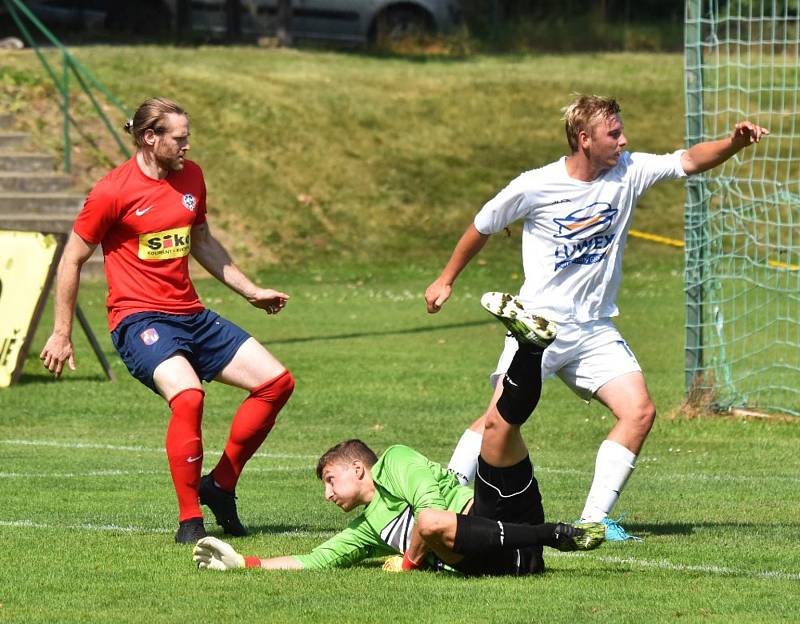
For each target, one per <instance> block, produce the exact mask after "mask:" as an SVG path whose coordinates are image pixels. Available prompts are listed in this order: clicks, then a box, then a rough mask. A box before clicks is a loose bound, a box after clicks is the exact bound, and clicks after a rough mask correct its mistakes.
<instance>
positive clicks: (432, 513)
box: [416, 509, 445, 543]
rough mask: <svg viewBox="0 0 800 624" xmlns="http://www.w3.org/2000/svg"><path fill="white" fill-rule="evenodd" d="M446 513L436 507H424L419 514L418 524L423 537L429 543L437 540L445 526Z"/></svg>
mask: <svg viewBox="0 0 800 624" xmlns="http://www.w3.org/2000/svg"><path fill="white" fill-rule="evenodd" d="M443 516H444V514H443V513H442V512H441V511H438V510H436V509H423V510H422V511H421V512H419V515H418V516H417V520H416V524H417V527H418V529H419V534H420V537H422V539H423V540H424V541H425V542H426V543H428V542H430V541H432V540H437V541H438V538H439V537H440V536H441V534H442V531H443V530H444V528H445V523H444V522H443V520H444V518H443Z"/></svg>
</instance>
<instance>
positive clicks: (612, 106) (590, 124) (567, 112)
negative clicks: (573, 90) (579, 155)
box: [562, 95, 620, 154]
mask: <svg viewBox="0 0 800 624" xmlns="http://www.w3.org/2000/svg"><path fill="white" fill-rule="evenodd" d="M563 112H564V117H563V118H562V119H563V120H564V128H565V130H566V133H567V143H569V147H570V149H571V150H572V153H573V154H574V153H575V152H577V151H578V135H579V134H580V133H581V132H585V133H587V134H589V135H591V133H592V129H593V128H594V126H595V125H596V124H597V122H598V121H600V120H602V119H608V118H610V117H613V116H614V115H619V112H620V108H619V104H618V103H617V101H616V100H615V99H614V98H612V97H603V96H601V95H579V96H578V97H577V98H576V99H575V101H574V102H572V104H570V105H569V106H567V107H565V108H564V109H563Z"/></svg>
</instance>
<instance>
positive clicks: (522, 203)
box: [474, 150, 686, 323]
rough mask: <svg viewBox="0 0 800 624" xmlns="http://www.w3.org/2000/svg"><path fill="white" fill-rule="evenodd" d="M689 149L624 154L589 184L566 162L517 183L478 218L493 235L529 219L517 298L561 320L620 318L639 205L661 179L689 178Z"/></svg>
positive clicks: (528, 174)
mask: <svg viewBox="0 0 800 624" xmlns="http://www.w3.org/2000/svg"><path fill="white" fill-rule="evenodd" d="M683 151H684V150H678V151H676V152H674V153H672V154H665V155H663V156H660V155H655V154H644V153H639V152H634V153H633V154H631V153H629V152H624V153H623V154H622V155H621V156H620V159H619V162H618V163H617V165H616V166H615V167H614V168H612V169H609V170H608V171H606V172H605V173H604V174H603V175H602V176H600V177H599V178H597V179H596V180H592V181H591V182H583V181H581V180H576V179H575V178H572V177H570V176H569V175H568V174H567V167H566V158H561V159H560V160H557V161H556V162H554V163H551V164H549V165H546V166H544V167H542V168H540V169H533V170H531V171H526V172H525V173H523V174H521V175H520V176H518V177H517V178H516V179H514V180H513V181H512V182H511V183H510V184H509V185H508V186H507V187H506V188H504V189H503V190H502V191H500V193H498V194H497V196H496V197H495V198H494V199H492V200H490V201H489V202H488V203H487V204H486V205H485V206H484V207H483V208H482V209H481V210H480V212H479V213H478V214H477V215H476V216H475V221H474V224H475V227H476V229H477V230H478V231H479V232H480V233H482V234H494V233H496V232H499V231H501V230H502V229H503V228H505V227H506V226H508V225H509V224H510V223H512V222H514V221H517V220H519V219H524V220H525V224H524V228H523V232H522V263H523V267H524V270H525V283H524V284H523V285H522V289H521V290H520V293H519V296H520V299H522V301H523V303H524V304H526V305H527V306H530V309H531V310H535V311H536V312H537V313H539V314H541V315H542V316H546V317H547V318H550V319H552V320H554V321H556V322H558V321H561V322H571V323H584V322H587V321H592V320H597V319H600V318H606V317H610V316H616V315H617V314H618V313H619V310H618V309H617V304H616V299H617V290H618V289H619V283H620V278H621V277H622V255H623V252H624V250H625V241H626V239H627V237H628V229H629V227H630V221H631V214H632V213H633V207H634V206H635V205H636V202H637V200H638V199H639V197H640V196H641V195H642V194H643V193H644V192H645V191H646V190H647V189H648V188H650V187H651V186H652V185H653V184H655V183H656V182H658V181H660V180H668V179H675V178H681V177H684V176H685V175H686V173H684V171H683V167H682V166H681V154H682V153H683Z"/></svg>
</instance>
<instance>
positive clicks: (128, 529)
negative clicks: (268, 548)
mask: <svg viewBox="0 0 800 624" xmlns="http://www.w3.org/2000/svg"><path fill="white" fill-rule="evenodd" d="M2 527H10V528H16V529H56V530H63V529H74V530H79V531H96V532H100V533H157V534H164V533H174V532H175V529H174V528H170V529H168V528H157V527H156V528H153V527H151V528H147V527H137V526H119V525H116V524H89V523H80V524H45V523H43V522H34V521H33V520H0V528H2ZM269 535H275V536H278V537H313V538H315V539H327V538H329V537H330V536H331V535H333V531H295V530H290V531H280V532H278V533H270V534H269Z"/></svg>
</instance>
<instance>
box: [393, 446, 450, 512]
mask: <svg viewBox="0 0 800 624" xmlns="http://www.w3.org/2000/svg"><path fill="white" fill-rule="evenodd" d="M383 470H384V475H385V476H387V477H388V478H389V479H390V480H391V482H392V485H393V488H394V493H395V494H397V495H399V496H400V497H402V498H403V499H404V500H406V501H407V502H408V503H409V504H410V505H411V507H412V509H413V510H414V517H415V518H416V517H417V516H419V513H420V512H421V511H422V510H423V509H447V502H446V501H445V500H444V497H443V496H442V493H441V490H440V489H439V482H438V480H437V479H436V476H435V475H434V473H433V472H432V471H431V463H430V462H429V461H428V459H427V458H426V457H425V456H424V455H422V454H420V453H418V452H417V451H415V450H414V449H412V448H409V447H407V446H402V445H398V446H393V447H391V448H389V449H387V451H386V452H385V453H384V457H383Z"/></svg>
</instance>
